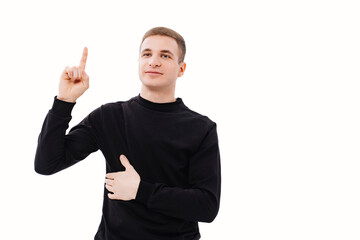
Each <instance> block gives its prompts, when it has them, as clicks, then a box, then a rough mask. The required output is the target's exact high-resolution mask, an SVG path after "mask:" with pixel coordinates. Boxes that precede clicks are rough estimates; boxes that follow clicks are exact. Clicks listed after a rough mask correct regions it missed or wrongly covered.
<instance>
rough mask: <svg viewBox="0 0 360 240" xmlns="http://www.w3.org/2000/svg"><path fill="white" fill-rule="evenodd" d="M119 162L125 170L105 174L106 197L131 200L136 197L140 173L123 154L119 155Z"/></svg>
mask: <svg viewBox="0 0 360 240" xmlns="http://www.w3.org/2000/svg"><path fill="white" fill-rule="evenodd" d="M120 162H121V164H122V165H123V166H124V167H125V171H120V172H113V173H108V174H106V179H105V187H106V189H107V190H108V191H109V192H112V193H113V194H111V193H109V194H108V197H109V198H110V199H116V200H124V201H128V200H133V199H135V197H136V194H137V191H138V188H139V184H140V175H139V174H138V173H137V172H136V171H135V169H134V167H133V166H132V165H131V164H130V162H129V160H128V159H127V158H126V157H125V155H120Z"/></svg>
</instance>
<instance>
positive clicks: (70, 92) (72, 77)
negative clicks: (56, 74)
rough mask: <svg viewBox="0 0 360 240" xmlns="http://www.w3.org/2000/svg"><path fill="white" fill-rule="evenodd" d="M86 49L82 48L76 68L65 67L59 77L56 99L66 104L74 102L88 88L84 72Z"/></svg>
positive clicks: (87, 80) (87, 79)
mask: <svg viewBox="0 0 360 240" xmlns="http://www.w3.org/2000/svg"><path fill="white" fill-rule="evenodd" d="M87 56H88V49H87V47H84V50H83V54H82V57H81V60H80V65H79V66H78V67H75V66H74V67H71V68H70V67H69V66H67V67H65V69H64V71H63V72H62V74H61V76H60V83H59V94H58V95H57V98H58V99H60V100H63V101H66V102H76V100H77V99H78V98H79V97H80V96H81V95H82V94H83V93H84V92H85V91H86V90H87V89H88V88H89V76H88V75H87V74H86V72H85V66H86V60H87Z"/></svg>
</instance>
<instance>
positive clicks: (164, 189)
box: [135, 123, 221, 222]
mask: <svg viewBox="0 0 360 240" xmlns="http://www.w3.org/2000/svg"><path fill="white" fill-rule="evenodd" d="M189 184H190V187H189V188H180V187H173V186H167V185H166V184H163V183H149V182H146V181H143V180H141V181H140V185H139V188H138V192H137V195H136V198H135V200H136V201H138V202H141V203H143V204H145V205H146V206H147V207H148V208H149V209H152V210H154V211H157V212H160V213H163V214H166V215H168V216H172V217H177V218H181V219H185V220H188V221H200V222H212V221H213V220H214V219H215V217H216V215H217V213H218V211H219V206H220V188H221V169H220V152H219V146H218V136H217V131H216V123H214V124H213V125H212V126H211V127H210V129H209V130H208V132H207V135H206V136H205V138H204V139H203V141H202V143H201V144H200V147H199V149H198V151H197V152H196V153H195V154H194V155H193V156H192V157H191V158H190V161H189Z"/></svg>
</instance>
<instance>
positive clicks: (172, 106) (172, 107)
mask: <svg viewBox="0 0 360 240" xmlns="http://www.w3.org/2000/svg"><path fill="white" fill-rule="evenodd" d="M135 101H136V102H138V103H139V104H141V105H142V106H144V107H146V108H149V109H152V110H155V111H160V112H178V111H180V110H181V109H183V108H184V107H185V104H184V102H183V100H182V99H181V98H179V97H178V98H176V101H175V102H167V103H156V102H151V101H149V100H147V99H145V98H143V97H141V96H140V93H139V94H138V95H137V96H135Z"/></svg>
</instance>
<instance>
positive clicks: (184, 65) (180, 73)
mask: <svg viewBox="0 0 360 240" xmlns="http://www.w3.org/2000/svg"><path fill="white" fill-rule="evenodd" d="M185 69H186V63H185V62H182V63H180V70H179V73H178V77H181V76H182V75H184V72H185Z"/></svg>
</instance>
